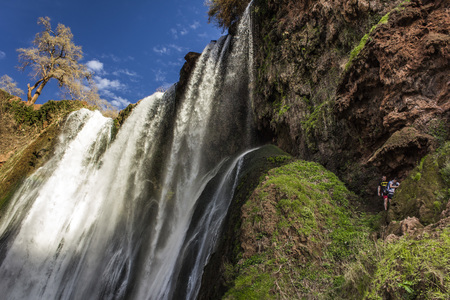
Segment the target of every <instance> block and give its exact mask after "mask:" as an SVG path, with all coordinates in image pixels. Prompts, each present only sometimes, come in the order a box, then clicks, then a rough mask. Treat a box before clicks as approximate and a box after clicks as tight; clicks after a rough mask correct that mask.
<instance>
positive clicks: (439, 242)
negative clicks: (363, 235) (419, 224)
mask: <svg viewBox="0 0 450 300" xmlns="http://www.w3.org/2000/svg"><path fill="white" fill-rule="evenodd" d="M378 249H379V250H380V253H381V256H380V260H379V261H378V262H377V264H376V268H375V272H374V277H373V279H372V280H371V282H370V284H369V285H368V286H367V290H366V298H367V299H385V298H390V299H416V298H418V299H446V298H445V297H447V296H448V295H449V292H450V277H449V276H448V274H450V230H449V229H448V228H447V229H446V230H445V231H444V232H442V234H441V236H440V237H439V238H431V237H428V236H425V237H424V238H422V239H419V240H415V239H409V238H407V237H404V238H402V239H401V240H400V241H398V242H396V243H391V244H382V243H381V242H379V243H378ZM369 272H370V271H369Z"/></svg>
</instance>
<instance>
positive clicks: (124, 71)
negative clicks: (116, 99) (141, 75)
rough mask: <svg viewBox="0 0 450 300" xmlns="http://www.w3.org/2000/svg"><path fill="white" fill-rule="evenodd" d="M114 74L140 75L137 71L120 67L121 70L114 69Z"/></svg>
mask: <svg viewBox="0 0 450 300" xmlns="http://www.w3.org/2000/svg"><path fill="white" fill-rule="evenodd" d="M112 74H113V75H114V76H120V75H126V76H129V77H138V74H137V73H136V72H133V71H130V70H128V69H120V70H117V71H114V72H113V73H112Z"/></svg>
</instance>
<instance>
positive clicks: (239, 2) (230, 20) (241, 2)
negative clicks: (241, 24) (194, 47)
mask: <svg viewBox="0 0 450 300" xmlns="http://www.w3.org/2000/svg"><path fill="white" fill-rule="evenodd" d="M249 2H250V0H209V1H207V2H206V4H207V5H208V7H209V10H208V16H209V22H211V21H214V22H215V23H216V24H217V25H218V26H219V27H220V28H223V29H224V30H225V29H227V28H230V27H231V25H233V24H234V23H235V22H236V21H237V20H238V19H239V17H240V16H241V15H242V13H243V12H244V11H245V8H246V7H247V5H248V3H249Z"/></svg>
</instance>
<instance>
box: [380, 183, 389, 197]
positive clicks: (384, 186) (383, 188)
mask: <svg viewBox="0 0 450 300" xmlns="http://www.w3.org/2000/svg"><path fill="white" fill-rule="evenodd" d="M380 186H381V188H380V193H381V195H387V194H388V186H389V183H388V182H387V181H381V183H380Z"/></svg>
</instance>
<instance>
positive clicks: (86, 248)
mask: <svg viewBox="0 0 450 300" xmlns="http://www.w3.org/2000/svg"><path fill="white" fill-rule="evenodd" d="M249 22H250V16H249V13H248V12H247V13H246V14H245V16H244V18H243V20H242V21H241V23H240V25H239V27H238V33H237V35H236V36H235V37H232V36H227V37H222V38H221V39H219V40H218V41H217V42H212V43H211V44H210V45H208V46H207V47H206V48H205V50H204V52H203V53H202V55H201V56H200V58H199V60H198V62H197V64H196V67H195V70H194V71H193V73H192V75H191V78H190V80H189V83H188V85H187V88H186V92H185V94H184V95H181V96H178V97H175V96H176V95H175V88H172V89H170V90H169V91H168V92H166V93H164V94H161V93H157V94H154V95H152V96H150V97H147V98H145V99H144V100H143V101H142V102H141V103H140V104H139V105H138V106H137V107H136V108H135V109H134V111H133V113H132V114H131V115H130V117H129V118H128V119H127V121H126V122H125V124H124V125H123V127H122V128H121V130H120V131H119V133H118V135H117V137H116V138H115V140H114V141H112V140H111V139H112V137H111V130H112V126H113V124H112V121H111V120H110V119H108V118H104V117H103V116H101V115H100V114H99V113H98V112H91V111H88V110H85V109H82V110H80V111H78V112H75V113H72V114H71V115H70V116H69V118H68V119H67V121H66V124H65V125H64V130H63V133H62V134H61V136H60V143H59V148H58V149H57V150H56V152H55V155H54V156H53V158H52V159H51V160H50V161H49V162H48V163H47V164H46V165H45V166H44V167H42V168H40V169H39V170H37V171H36V173H35V174H34V175H32V176H31V177H30V178H28V179H27V180H26V181H25V183H24V184H23V185H22V187H21V188H20V189H19V190H18V191H17V192H16V194H15V196H14V198H13V199H12V200H11V204H10V205H9V208H8V211H7V212H6V213H5V215H4V217H3V220H2V223H1V224H0V235H1V236H0V237H1V238H0V264H1V265H0V292H1V293H2V298H4V299H124V298H127V299H195V297H196V296H197V293H198V290H199V288H200V282H201V276H202V270H203V267H204V266H205V264H206V263H207V261H208V257H209V255H210V253H211V251H213V249H214V245H215V241H216V238H217V235H218V234H219V232H220V226H221V224H222V220H223V218H224V217H225V215H226V211H227V209H228V206H229V202H230V200H231V198H232V196H233V191H234V189H235V187H236V182H237V178H238V174H239V168H240V164H241V162H242V158H243V157H244V155H245V153H246V152H244V151H245V150H246V149H249V147H250V146H251V145H252V140H251V136H252V130H253V129H252V126H251V119H252V118H251V107H250V106H251V105H250V103H251V99H250V97H251V92H250V89H249V85H250V81H251V76H252V74H251V70H252V64H251V57H252V53H251V52H252V51H251V50H252V49H251V45H252V41H251V32H250V31H251V30H250V23H249ZM176 99H179V100H178V101H176ZM247 152H248V151H247ZM236 153H244V154H241V155H240V156H236ZM233 157H234V158H233Z"/></svg>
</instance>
